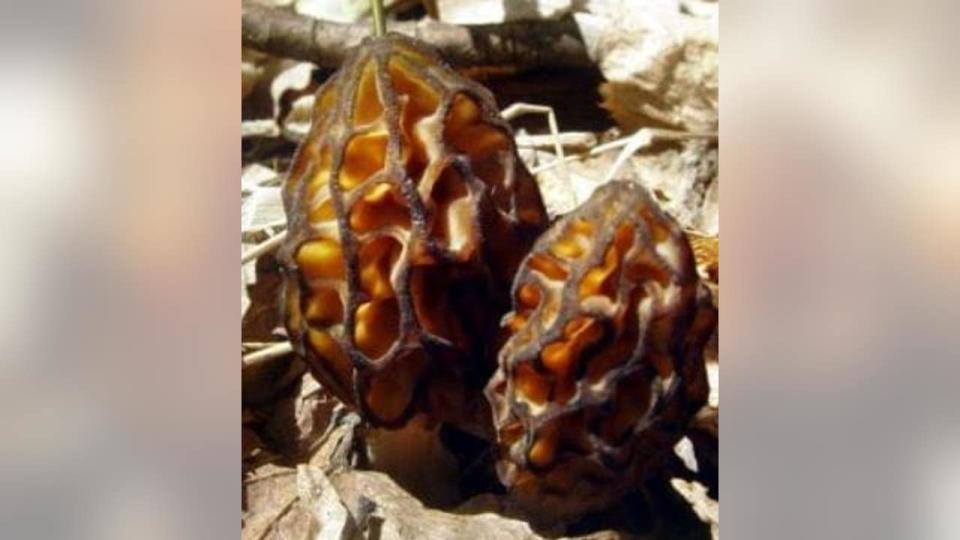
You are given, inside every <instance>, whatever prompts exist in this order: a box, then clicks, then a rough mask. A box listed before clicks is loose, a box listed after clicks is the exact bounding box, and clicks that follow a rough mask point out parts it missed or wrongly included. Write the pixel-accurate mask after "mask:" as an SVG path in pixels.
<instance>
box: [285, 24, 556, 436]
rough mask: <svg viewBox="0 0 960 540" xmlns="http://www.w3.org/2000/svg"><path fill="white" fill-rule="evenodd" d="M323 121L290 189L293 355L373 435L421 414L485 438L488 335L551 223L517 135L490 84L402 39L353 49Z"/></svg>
mask: <svg viewBox="0 0 960 540" xmlns="http://www.w3.org/2000/svg"><path fill="white" fill-rule="evenodd" d="M313 115H314V117H313V124H312V127H311V130H310V133H309V135H308V137H307V138H306V140H305V141H304V143H303V144H302V145H301V146H300V148H299V149H298V151H297V153H296V155H295V158H294V162H293V165H292V167H291V169H290V173H289V178H288V179H287V182H286V185H285V188H284V193H283V196H284V206H285V210H286V213H287V219H288V237H287V239H286V241H285V243H284V245H283V246H282V248H281V251H280V259H281V262H282V264H283V266H284V271H285V289H284V290H285V292H284V299H283V304H284V318H285V324H286V328H287V332H288V334H289V337H290V340H291V342H292V343H293V346H294V349H295V350H296V352H297V353H299V354H300V355H302V356H303V357H304V358H305V359H306V360H307V363H308V364H309V366H310V367H311V368H312V371H313V373H314V374H315V375H316V376H317V377H318V379H319V380H320V381H321V383H322V384H323V385H324V386H325V387H326V388H327V389H328V390H329V391H330V392H331V393H333V394H334V395H336V396H337V397H338V398H340V399H341V400H342V401H344V402H346V403H348V404H350V405H352V406H354V407H356V408H357V409H358V410H359V411H360V413H361V415H362V416H363V417H364V418H365V419H366V420H367V421H368V422H370V423H371V424H372V425H374V426H383V427H400V426H402V425H404V424H405V423H406V422H407V421H408V420H409V419H410V417H411V416H413V415H415V414H419V413H423V414H425V415H426V417H427V418H429V419H430V420H431V421H438V422H448V423H450V424H453V425H457V426H460V427H462V428H463V429H467V430H470V431H474V432H483V431H484V428H483V424H484V423H486V424H487V426H489V413H488V412H486V411H487V409H486V406H485V403H484V400H483V395H482V389H483V386H484V384H485V383H486V382H487V380H488V379H489V377H490V375H491V373H492V371H493V369H494V367H495V366H494V363H493V361H492V358H493V357H494V352H495V351H492V350H491V347H492V345H491V343H492V337H493V335H494V334H495V333H496V329H497V323H498V321H499V319H500V318H501V316H502V315H503V313H504V312H505V311H506V310H507V309H508V308H509V298H508V293H507V291H508V290H509V286H510V282H511V280H512V278H513V276H514V274H515V272H516V268H517V266H518V264H519V263H520V260H521V259H522V257H523V255H524V254H525V253H526V252H527V251H528V250H529V248H530V246H531V245H532V243H533V241H534V239H535V238H536V236H537V235H538V234H539V233H540V232H542V230H543V229H544V228H545V227H546V225H547V216H546V213H545V211H544V207H543V203H542V200H541V198H540V193H539V191H538V188H537V185H536V183H535V182H534V180H533V178H532V177H531V176H530V174H529V173H528V172H527V171H526V169H525V168H524V166H523V164H522V163H521V161H520V160H519V158H518V156H517V153H516V148H515V146H514V142H513V137H512V133H511V130H510V128H509V126H508V125H507V124H506V122H505V121H504V120H503V119H501V118H500V117H499V113H498V112H497V109H496V106H495V103H494V100H493V98H492V96H491V95H490V93H489V92H488V91H487V90H486V89H484V88H483V87H482V86H480V85H479V84H477V83H475V82H473V81H470V80H468V79H466V78H464V77H462V76H460V75H459V74H457V73H456V72H455V71H453V70H452V69H450V68H449V67H448V66H446V65H445V64H444V63H443V62H442V61H441V60H440V59H439V57H437V56H436V55H435V54H434V53H432V52H430V51H428V50H427V49H426V48H424V46H423V45H421V44H419V43H418V42H415V41H413V40H411V39H408V38H404V37H402V36H399V35H393V34H390V35H387V36H386V37H382V38H368V39H367V40H365V41H364V43H363V44H361V45H360V46H359V47H357V48H356V49H354V50H353V51H352V53H351V54H350V55H349V57H348V58H347V60H346V61H345V62H344V64H343V66H342V67H341V69H340V70H339V71H338V72H337V73H336V74H334V75H333V76H332V77H331V78H330V80H328V81H327V82H326V83H325V84H324V85H323V86H322V87H321V88H320V90H319V91H318V93H317V99H316V105H315V108H314V113H313ZM484 421H485V422H484ZM487 429H489V428H487Z"/></svg>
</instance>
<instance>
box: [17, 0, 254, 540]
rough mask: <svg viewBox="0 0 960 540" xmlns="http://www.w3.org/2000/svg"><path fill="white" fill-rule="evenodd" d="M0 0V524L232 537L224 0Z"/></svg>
mask: <svg viewBox="0 0 960 540" xmlns="http://www.w3.org/2000/svg"><path fill="white" fill-rule="evenodd" d="M3 9H4V13H3V16H2V17H0V231H2V232H0V235H2V237H3V245H4V247H5V249H4V256H3V257H2V259H0V295H2V300H0V343H2V353H0V396H2V402H3V407H0V423H2V425H3V426H4V427H5V429H4V434H3V436H2V438H0V530H3V534H2V536H4V537H6V538H34V537H49V538H55V537H60V538H118V539H119V538H146V539H150V538H221V537H229V536H232V535H235V534H236V533H237V530H238V528H239V519H238V515H237V507H238V504H237V503H238V499H239V494H240V476H239V446H240V436H239V422H237V415H238V407H237V404H238V403H239V400H240V384H239V382H240V378H239V366H238V362H239V358H238V355H237V350H236V349H237V346H236V344H237V338H238V334H239V325H238V320H237V316H236V314H237V309H236V308H237V295H236V289H237V286H236V285H237V283H236V280H237V272H236V259H237V257H238V253H237V249H236V231H237V223H238V221H239V211H238V205H237V204H236V202H237V185H238V173H239V171H238V167H237V164H238V163H239V159H238V158H239V156H238V154H239V145H238V143H237V121H238V119H239V118H240V103H239V99H238V98H237V83H238V77H237V60H238V57H239V43H238V41H239V22H240V17H239V10H240V6H239V3H236V4H234V3H210V2H182V1H174V2H162V3H158V2H116V1H113V2H111V1H106V0H100V1H96V0H95V1H77V2H51V1H43V0H41V1H37V2H24V3H19V5H11V6H5V7H4V8H3Z"/></svg>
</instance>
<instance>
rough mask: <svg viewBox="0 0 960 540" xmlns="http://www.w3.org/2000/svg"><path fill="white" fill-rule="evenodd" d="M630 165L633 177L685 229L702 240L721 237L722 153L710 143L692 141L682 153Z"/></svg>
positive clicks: (638, 158) (651, 155)
mask: <svg viewBox="0 0 960 540" xmlns="http://www.w3.org/2000/svg"><path fill="white" fill-rule="evenodd" d="M630 165H631V168H632V172H631V173H630V175H629V176H630V177H631V178H633V179H634V180H635V181H638V182H639V183H640V184H642V185H643V186H644V187H646V188H647V189H648V190H649V191H650V192H651V193H653V195H654V196H655V197H656V199H657V202H659V203H660V207H661V208H663V210H664V211H665V212H667V213H668V214H670V216H671V217H673V218H674V219H675V220H677V222H678V223H679V224H680V226H681V227H683V228H684V229H686V230H688V231H695V232H697V233H698V234H700V235H702V236H717V235H719V234H720V181H719V163H718V153H717V149H716V147H715V146H714V145H712V144H711V143H710V142H709V141H704V140H690V141H685V142H683V143H682V144H681V147H680V148H679V149H677V148H671V149H668V150H665V151H662V152H659V153H643V154H641V155H637V156H634V157H633V158H632V159H631V160H630Z"/></svg>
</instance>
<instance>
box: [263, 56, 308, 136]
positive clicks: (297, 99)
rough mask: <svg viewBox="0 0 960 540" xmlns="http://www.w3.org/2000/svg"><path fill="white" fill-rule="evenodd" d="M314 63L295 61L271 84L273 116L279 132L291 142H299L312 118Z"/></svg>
mask: <svg viewBox="0 0 960 540" xmlns="http://www.w3.org/2000/svg"><path fill="white" fill-rule="evenodd" d="M315 69H316V65H314V64H312V63H310V62H297V63H295V64H293V65H292V66H290V67H288V68H287V69H285V70H283V71H282V72H280V73H279V74H277V76H276V77H275V78H274V79H273V82H272V83H271V84H270V97H271V98H272V99H273V119H274V121H275V122H276V123H277V124H278V125H279V126H280V128H281V130H282V134H283V136H284V137H286V138H287V139H289V140H292V141H294V142H300V141H302V140H303V139H304V138H305V137H306V136H307V133H309V131H310V123H311V121H312V119H313V103H314V93H315V92H316V90H317V88H318V87H319V85H318V84H317V83H316V82H315V81H314V80H313V72H314V70H315Z"/></svg>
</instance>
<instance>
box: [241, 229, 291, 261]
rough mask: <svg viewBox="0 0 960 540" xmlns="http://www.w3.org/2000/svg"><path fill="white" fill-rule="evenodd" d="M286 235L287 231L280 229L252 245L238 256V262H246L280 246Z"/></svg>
mask: <svg viewBox="0 0 960 540" xmlns="http://www.w3.org/2000/svg"><path fill="white" fill-rule="evenodd" d="M286 237H287V231H280V232H278V233H277V234H275V235H273V236H271V237H270V238H267V239H266V240H264V241H263V242H260V243H259V244H257V245H255V246H253V247H252V248H250V249H249V250H247V251H246V252H245V253H244V254H243V255H241V256H240V264H246V263H248V262H250V261H252V260H254V259H257V258H259V257H261V256H263V255H266V254H267V253H270V252H271V251H273V250H275V249H277V248H278V247H280V244H282V243H283V240H284V238H286Z"/></svg>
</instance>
